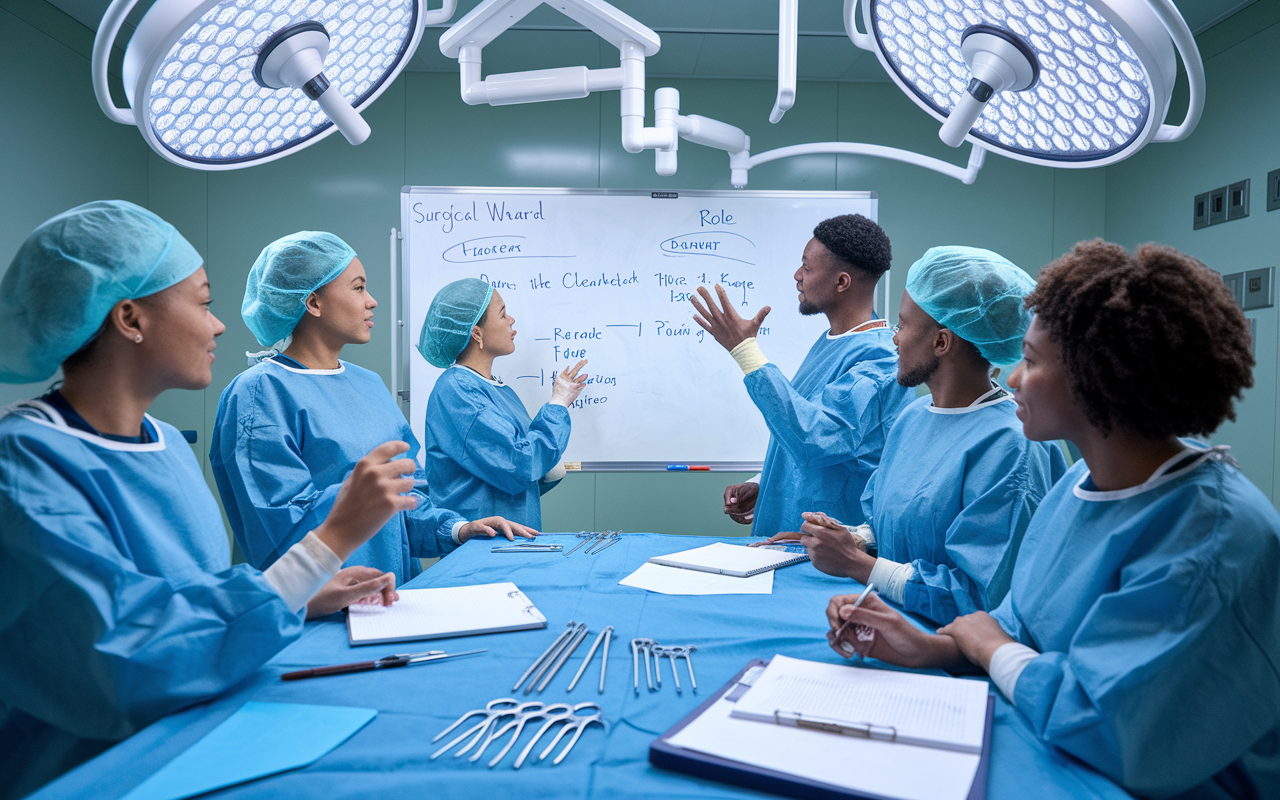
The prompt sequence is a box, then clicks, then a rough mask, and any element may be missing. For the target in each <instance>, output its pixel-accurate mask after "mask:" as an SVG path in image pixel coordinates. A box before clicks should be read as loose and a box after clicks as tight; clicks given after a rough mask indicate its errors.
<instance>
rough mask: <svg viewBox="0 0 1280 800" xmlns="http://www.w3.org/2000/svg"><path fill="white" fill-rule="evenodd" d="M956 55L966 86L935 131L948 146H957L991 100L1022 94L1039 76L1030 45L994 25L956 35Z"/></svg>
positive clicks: (1038, 65) (974, 26) (973, 28)
mask: <svg viewBox="0 0 1280 800" xmlns="http://www.w3.org/2000/svg"><path fill="white" fill-rule="evenodd" d="M960 53H961V54H962V55H963V56H964V60H965V63H966V64H968V65H969V74H970V78H969V85H968V86H966V87H965V90H964V92H963V93H962V94H961V95H960V101H959V102H958V103H956V105H955V107H954V108H952V109H951V114H950V115H949V116H948V117H947V121H946V122H945V123H943V125H942V129H941V130H940V131H938V137H939V138H940V139H942V141H943V143H945V144H947V145H949V146H951V147H959V146H960V143H961V142H963V141H964V137H965V136H967V135H968V134H969V130H970V129H971V128H972V127H973V124H974V123H975V122H977V121H978V117H980V116H981V115H982V110H983V109H984V108H986V107H987V103H989V102H990V101H991V98H992V97H994V96H995V95H997V94H999V93H1000V92H1022V91H1026V90H1027V89H1030V88H1031V87H1032V86H1034V85H1035V82H1036V80H1037V79H1038V78H1039V77H1040V64H1039V62H1038V61H1037V60H1036V54H1035V52H1034V51H1032V49H1031V47H1030V45H1028V44H1027V43H1026V42H1024V41H1022V39H1021V38H1019V37H1018V36H1017V35H1016V34H1015V33H1013V32H1012V31H1007V30H1004V29H1003V28H997V27H995V26H994V25H972V26H970V27H969V28H967V29H966V30H965V32H964V33H963V34H961V36H960Z"/></svg>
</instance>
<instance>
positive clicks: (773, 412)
mask: <svg viewBox="0 0 1280 800" xmlns="http://www.w3.org/2000/svg"><path fill="white" fill-rule="evenodd" d="M891 260H892V252H891V249H890V245H889V237H888V236H886V235H885V232H884V230H882V229H881V228H880V226H879V225H877V224H876V223H874V222H872V221H871V220H869V219H867V218H866V217H864V216H862V215H860V214H845V215H842V216H838V217H832V218H831V219H828V220H824V221H823V222H821V223H819V224H818V226H817V227H816V228H814V229H813V238H812V239H810V240H809V243H808V244H807V245H805V248H804V253H803V255H802V256H801V259H800V268H799V269H797V270H796V273H795V281H796V289H797V290H798V291H799V293H800V297H799V300H800V313H801V314H803V315H805V316H810V315H814V314H823V315H825V316H826V318H827V322H828V324H829V326H830V327H829V329H828V330H827V331H825V332H824V333H822V335H820V336H819V337H818V341H817V342H815V343H814V345H813V347H812V348H810V350H809V354H808V355H807V356H805V359H804V361H803V362H802V363H801V364H800V368H799V369H798V370H796V374H795V376H794V377H792V378H791V379H790V380H788V379H787V377H786V376H785V375H783V374H782V371H781V370H780V369H778V367H777V365H775V364H772V363H770V362H769V359H768V357H767V356H766V355H765V354H764V352H763V350H762V348H761V347H760V345H759V344H758V343H757V342H756V336H757V334H758V333H759V332H760V325H761V323H763V322H764V319H765V316H766V315H767V314H768V313H769V307H768V306H765V307H764V308H762V309H760V312H759V313H757V314H756V315H755V317H754V318H751V319H744V318H743V317H741V316H739V315H738V313H737V311H735V310H734V309H733V306H732V305H731V303H730V302H729V299H728V297H727V295H726V294H725V292H724V289H722V288H721V287H720V286H716V293H717V294H718V295H719V298H720V302H719V304H717V303H716V301H715V300H714V299H713V298H712V297H711V294H710V293H709V292H708V291H707V290H706V289H704V288H699V289H698V294H699V295H700V296H701V298H702V302H699V300H698V298H697V297H694V298H692V302H693V306H694V308H695V309H697V312H698V313H697V314H696V315H694V318H693V319H694V321H695V322H697V323H698V324H699V325H701V326H702V327H703V328H705V329H706V330H707V331H708V332H709V333H710V334H711V335H712V336H714V337H715V340H716V341H717V342H719V343H720V344H721V346H723V347H724V348H725V349H726V350H728V351H729V353H730V355H732V356H733V357H734V359H735V360H736V361H737V362H738V365H739V366H740V367H742V371H743V373H745V375H746V377H745V379H744V383H745V384H746V387H747V392H748V394H750V395H751V399H752V401H753V402H754V403H755V404H756V407H757V408H759V409H760V413H761V414H762V415H763V416H764V421H765V424H766V425H768V427H769V434H770V437H769V448H768V450H767V451H766V453H765V460H764V469H763V470H762V471H761V473H760V475H759V476H758V477H757V478H756V479H753V480H752V481H750V482H748V483H740V484H736V485H734V486H730V487H728V488H727V489H725V492H724V512H725V513H726V514H728V515H729V516H730V518H732V519H733V520H734V521H736V522H740V523H743V524H751V525H752V531H751V533H752V535H754V536H773V535H774V534H777V533H780V532H783V531H798V530H800V526H801V525H802V524H803V523H804V519H803V518H801V516H800V514H801V512H805V511H821V512H823V513H826V514H828V515H829V516H833V517H835V518H836V519H839V520H842V521H843V522H845V523H847V524H849V525H858V524H861V523H862V522H863V521H864V518H863V513H862V508H861V505H860V503H859V498H861V497H862V490H863V489H864V488H865V487H866V485H867V479H868V478H870V476H871V473H872V472H874V471H875V468H876V466H877V465H879V463H880V453H881V450H882V449H883V447H884V439H885V435H886V434H887V433H888V431H889V428H890V427H892V426H893V423H894V420H896V419H897V417H898V414H899V412H901V411H902V409H904V408H906V407H907V405H908V404H909V403H910V402H911V401H912V400H914V399H915V393H914V392H912V391H910V390H909V389H906V388H904V387H902V386H899V385H898V380H897V376H898V358H897V355H896V353H895V350H894V347H893V331H891V330H890V329H889V324H888V323H887V322H886V321H885V320H883V319H878V318H876V315H875V312H874V310H873V299H874V296H875V287H876V283H877V282H878V281H879V280H880V276H882V275H883V274H884V273H885V272H887V271H888V270H889V265H890V262H891ZM704 303H705V306H704V305H703V304H704Z"/></svg>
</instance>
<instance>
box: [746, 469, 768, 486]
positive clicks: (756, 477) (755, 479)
mask: <svg viewBox="0 0 1280 800" xmlns="http://www.w3.org/2000/svg"><path fill="white" fill-rule="evenodd" d="M763 474H764V473H763V472H757V473H756V474H755V475H753V476H751V477H750V478H747V480H746V483H754V484H755V485H757V486H759V485H760V476H761V475H763Z"/></svg>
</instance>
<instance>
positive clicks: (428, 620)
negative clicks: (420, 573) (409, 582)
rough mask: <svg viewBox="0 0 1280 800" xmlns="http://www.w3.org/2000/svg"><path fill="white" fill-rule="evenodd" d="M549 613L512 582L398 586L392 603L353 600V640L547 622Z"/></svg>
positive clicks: (362, 641)
mask: <svg viewBox="0 0 1280 800" xmlns="http://www.w3.org/2000/svg"><path fill="white" fill-rule="evenodd" d="M546 625H547V618H546V617H544V616H543V615H542V612H540V611H538V609H537V608H535V607H534V605H533V603H532V602H531V601H530V600H529V598H528V597H526V596H525V595H524V593H522V592H521V591H520V590H519V589H518V588H516V585H515V584H514V583H511V582H505V583H485V584H479V585H476V586H456V587H450V588H438V589H401V590H400V599H399V600H397V601H396V602H395V603H394V604H393V605H391V606H390V607H383V606H380V605H368V606H366V605H353V606H351V608H350V609H349V610H348V612H347V631H348V633H349V637H348V639H349V640H350V642H351V644H353V645H360V644H379V643H382V642H406V641H414V640H418V639H439V638H442V637H446V636H470V635H472V634H476V633H500V632H503V631H519V630H530V629H533V628H545V627H546Z"/></svg>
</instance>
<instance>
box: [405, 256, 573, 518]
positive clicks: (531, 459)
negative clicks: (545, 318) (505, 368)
mask: <svg viewBox="0 0 1280 800" xmlns="http://www.w3.org/2000/svg"><path fill="white" fill-rule="evenodd" d="M515 351H516V330H515V318H514V317H512V316H511V315H509V314H508V313H507V304H506V302H505V301H504V300H503V299H502V295H500V294H498V292H496V291H494V289H493V287H492V286H490V285H489V284H488V283H486V282H484V281H482V280H480V279H478V278H463V279H462V280H458V281H454V282H453V283H450V284H449V285H447V286H445V287H444V288H443V289H441V290H440V291H439V292H438V293H437V294H436V296H435V298H434V299H433V300H432V301H431V307H430V308H428V309H427V318H426V319H425V320H424V321H423V323H422V332H421V335H420V336H419V337H418V352H420V353H421V354H422V357H423V358H425V359H426V360H427V361H428V362H429V363H430V364H431V365H432V366H435V367H440V368H441V369H443V370H444V374H442V375H441V376H440V377H439V378H438V379H437V380H436V385H435V387H434V388H433V389H432V390H431V398H430V399H429V400H428V401H427V417H426V423H425V425H424V429H423V430H424V437H423V438H424V439H425V440H426V468H427V484H428V487H429V490H430V492H431V500H432V502H433V503H436V504H437V505H441V506H443V507H445V508H452V509H454V510H456V511H458V513H460V514H463V515H464V516H465V515H467V514H470V513H472V510H473V509H480V508H485V509H491V510H492V512H493V513H498V514H501V515H502V516H504V517H506V518H507V519H509V520H512V521H513V522H518V523H520V524H522V525H528V526H529V527H531V528H538V529H541V528H542V501H541V497H542V495H543V494H544V493H545V492H548V491H550V490H551V489H552V488H553V487H554V486H555V485H556V484H557V483H559V482H560V479H561V478H563V477H564V474H565V471H564V466H563V465H562V464H561V463H560V459H561V458H562V457H563V456H564V451H565V448H567V447H568V446H569V430H570V424H569V407H570V406H571V405H572V404H573V401H574V400H576V399H577V397H578V395H579V394H580V393H581V392H582V389H583V387H585V386H586V385H587V384H586V382H587V376H586V374H585V373H584V374H581V375H580V374H578V373H579V370H581V369H582V368H583V366H585V365H586V363H587V361H586V359H583V360H582V361H579V362H578V363H577V365H576V366H574V367H573V369H568V368H565V369H564V370H563V371H562V372H560V373H559V374H558V375H556V376H555V379H554V383H553V385H552V389H551V400H550V401H549V402H547V403H546V404H545V405H543V406H542V408H540V409H539V410H538V413H537V415H536V416H533V417H530V416H529V412H528V410H526V409H525V407H524V403H522V402H521V401H520V398H519V396H517V395H516V393H515V390H514V389H512V388H511V387H510V386H506V385H504V384H503V383H502V381H500V380H498V379H496V378H494V377H493V362H494V359H496V358H498V357H499V356H506V355H511V354H512V353H514V352H515Z"/></svg>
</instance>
